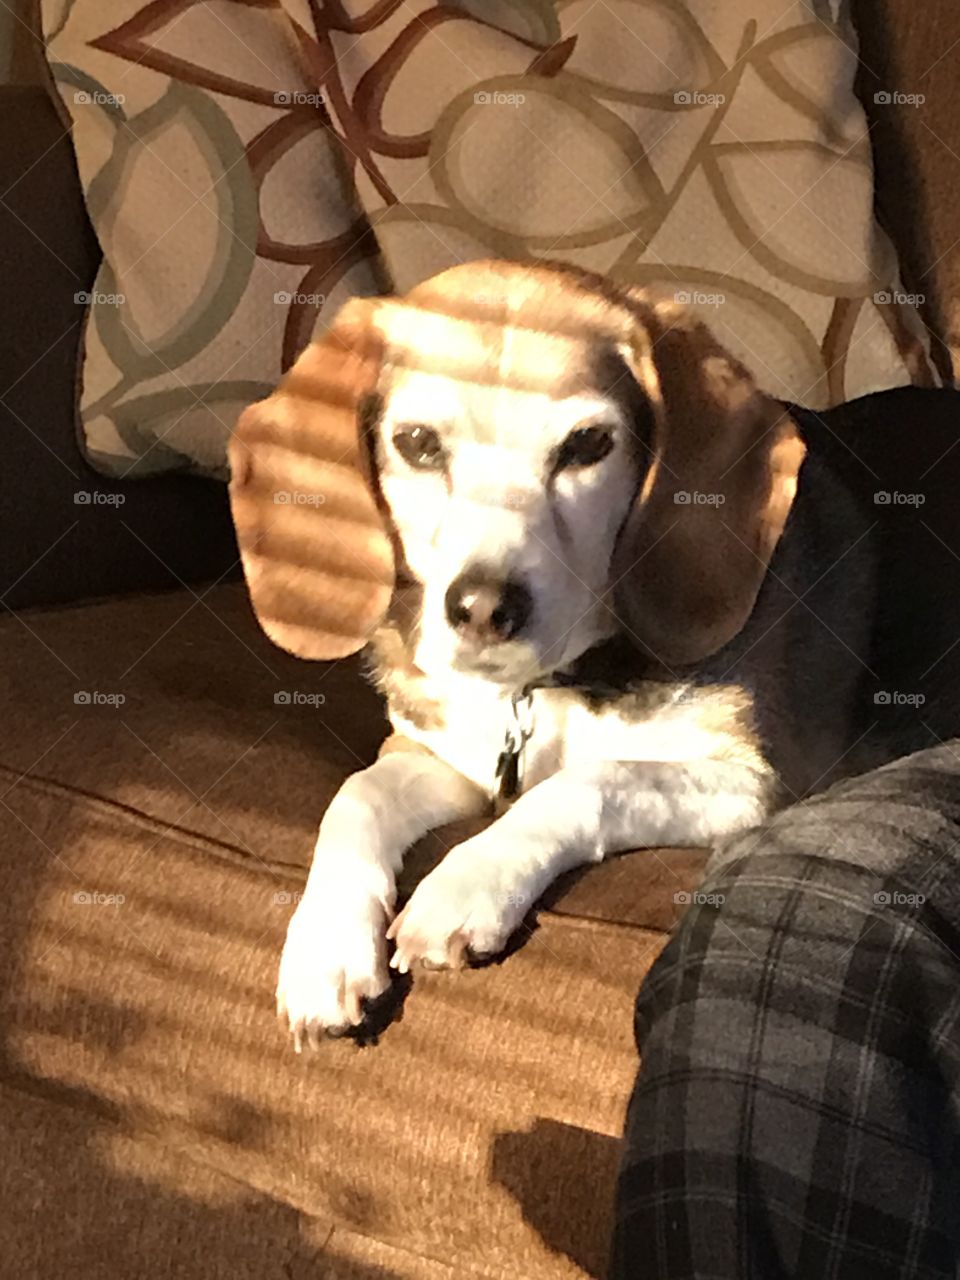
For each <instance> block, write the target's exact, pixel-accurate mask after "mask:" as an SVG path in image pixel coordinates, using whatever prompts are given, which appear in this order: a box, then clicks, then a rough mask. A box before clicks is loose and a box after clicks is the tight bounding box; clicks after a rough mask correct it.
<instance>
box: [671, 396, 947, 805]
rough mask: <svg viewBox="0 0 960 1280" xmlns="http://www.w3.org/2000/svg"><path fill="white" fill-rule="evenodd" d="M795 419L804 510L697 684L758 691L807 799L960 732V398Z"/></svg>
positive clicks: (910, 399) (772, 739) (772, 748)
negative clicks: (747, 610)
mask: <svg viewBox="0 0 960 1280" xmlns="http://www.w3.org/2000/svg"><path fill="white" fill-rule="evenodd" d="M792 412H793V413H794V415H795V417H796V420H797V422H798V424H799V426H800V429H801V432H802V434H803V437H804V439H805V442H806V444H807V447H808V453H807V458H806V461H805V462H804V464H803V467H802V469H801V472H800V479H799V487H798V492H797V498H796V501H795V503H794V506H793V509H792V511H791V514H790V517H789V520H788V522H787V526H786V528H785V530H784V534H783V537H782V538H781V541H780V544H779V546H778V548H777V551H776V553H775V555H774V558H773V560H772V562H771V565H770V569H769V571H768V573H767V576H766V579H765V580H764V584H763V587H762V589H761V592H760V596H759V598H758V600H757V604H756V607H755V609H754V611H753V613H752V615H751V617H750V619H749V621H748V623H747V625H746V627H744V629H743V630H742V631H741V633H740V634H739V635H738V636H737V637H736V638H735V639H734V640H733V641H732V642H731V643H730V644H728V645H727V646H725V647H724V649H722V650H721V651H720V652H719V653H717V654H716V655H714V656H713V657H712V658H710V659H709V660H708V661H707V662H706V663H704V664H702V665H701V666H699V667H698V670H697V674H696V680H697V683H700V682H711V681H713V680H721V679H723V680H731V679H733V680H735V681H736V682H737V683H740V684H743V685H744V686H745V687H746V688H747V689H749V690H750V691H751V692H752V693H753V694H754V695H755V706H756V708H757V714H758V718H759V726H758V727H759V729H760V733H761V737H762V739H763V741H764V743H765V746H766V750H767V754H768V758H769V759H770V761H771V763H772V764H773V766H774V767H775V768H776V769H777V771H778V773H779V774H780V776H781V778H782V779H783V781H784V783H785V785H786V787H787V789H788V793H790V792H792V793H793V794H795V795H802V794H807V793H809V792H810V791H811V790H820V789H822V788H823V787H824V786H826V785H827V784H829V783H830V782H832V781H834V780H836V779H837V778H838V777H842V776H845V775H848V774H851V773H857V772H861V771H862V770H864V769H867V768H872V767H874V766H877V765H880V764H883V763H885V762H887V761H889V760H892V759H895V758H897V757H898V756H901V755H905V754H907V753H908V752H911V751H914V750H917V749H919V748H921V747H926V746H931V745H934V744H936V743H937V742H939V741H942V740H944V739H949V738H952V737H955V736H957V735H960V393H957V392H953V391H928V390H921V389H917V388H904V389H900V390H896V391H888V392H881V393H878V394H875V395H871V396H866V397H864V398H863V399H860V400H856V401H853V402H851V403H850V404H846V405H842V406H840V407H838V408H835V409H832V410H829V411H827V412H824V413H813V412H811V411H809V410H804V409H796V408H794V409H792ZM904 495H910V496H911V498H912V500H911V501H904V500H903V496H904ZM886 499H888V500H886ZM921 500H922V501H921ZM720 515H721V518H722V509H721V512H720ZM958 753H960V747H958Z"/></svg>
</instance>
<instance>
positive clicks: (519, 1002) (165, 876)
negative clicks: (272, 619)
mask: <svg viewBox="0 0 960 1280" xmlns="http://www.w3.org/2000/svg"><path fill="white" fill-rule="evenodd" d="M0 664H2V668H3V670H6V671H14V670H15V671H17V672H18V673H19V674H18V687H17V688H16V689H15V690H14V688H13V687H12V686H11V684H10V683H9V682H7V683H5V684H4V685H3V686H2V688H0V725H2V726H3V730H2V736H0V793H2V794H3V805H2V806H0V901H2V902H3V904H4V920H3V932H4V943H5V947H4V955H5V957H6V962H5V965H4V966H3V968H2V969H0V1010H2V1016H3V1020H4V1026H5V1039H4V1043H5V1050H4V1055H3V1059H2V1074H0V1109H2V1112H0V1123H2V1124H3V1126H4V1132H5V1134H7V1135H8V1139H7V1148H6V1155H5V1160H4V1162H3V1170H2V1173H0V1199H2V1202H3V1204H4V1210H5V1212H4V1232H5V1241H4V1245H5V1255H4V1265H5V1267H7V1268H11V1271H10V1274H22V1275H29V1276H31V1277H37V1278H38V1280H47V1278H48V1277H49V1278H50V1280H53V1277H54V1276H60V1275H64V1274H69V1275H71V1276H75V1277H77V1280H101V1277H102V1278H103V1280H106V1277H107V1276H110V1277H111V1280H112V1278H113V1277H115V1276H118V1275H122V1276H128V1275H129V1276H134V1275H157V1276H160V1275H171V1276H172V1275H176V1276H178V1277H184V1278H185V1280H201V1277H202V1278H203V1280H211V1277H213V1278H215V1280H221V1278H222V1280H228V1278H229V1280H235V1278H236V1277H246V1276H250V1277H253V1276H257V1277H261V1276H273V1275H277V1276H280V1275H287V1276H293V1277H296V1280H317V1277H318V1276H320V1277H330V1280H447V1277H448V1276H449V1277H454V1276H457V1277H459V1276H465V1277H473V1276H477V1277H481V1276H482V1277H485V1278H486V1280H516V1277H517V1276H523V1277H524V1280H548V1278H549V1280H568V1278H570V1280H572V1278H573V1277H577V1278H582V1277H587V1276H592V1277H600V1276H602V1275H603V1268H604V1266H605V1256H606V1250H607V1240H608V1235H609V1230H610V1224H611V1212H612V1205H613V1193H614V1179H615V1175H616V1168H617V1159H618V1142H617V1139H618V1136H619V1134H620V1131H621V1126H622V1122H623V1111H624V1107H625V1104H626V1100H627V1097H628V1094H629V1090H630V1087H631V1085H632V1082H633V1078H634V1073H635V1069H636V1057H635V1050H634V1047H633V1041H632V1009H633V1000H634V996H635V994H636V989H637V987H638V985H639V983H640V980H641V978H642V976H643V974H644V972H645V971H646V968H647V967H648V965H649V964H650V962H651V961H652V959H653V957H654V955H655V954H656V952H657V950H658V949H659V947H660V946H661V945H662V941H663V934H662V932H661V930H662V929H663V928H664V927H669V925H670V923H671V921H672V920H673V919H675V918H676V916H677V914H678V912H679V911H680V910H681V906H682V903H681V902H680V901H678V900H677V898H676V895H678V894H682V892H683V891H684V890H686V889H689V888H690V887H691V886H692V885H693V884H694V882H695V880H696V877H697V875H698V874H699V869H700V866H701V865H702V860H703V859H702V855H700V854H681V853H672V854H653V853H645V854H638V855H631V856H628V857H625V858H623V859H618V860H616V861H614V862H611V863H609V864H607V865H606V866H604V867H600V868H597V869H596V870H594V871H591V872H590V873H589V874H587V875H584V876H582V877H578V878H576V884H575V885H572V886H571V884H570V883H569V882H568V884H567V886H565V887H564V886H560V887H558V889H557V890H555V891H554V894H553V895H552V896H553V899H554V901H553V905H552V907H551V908H550V909H549V910H544V911H543V912H541V915H540V922H539V928H538V929H537V930H536V931H535V932H534V933H533V935H532V936H531V937H530V938H529V939H528V941H527V942H526V943H525V944H524V945H523V946H521V947H520V949H519V950H517V951H516V952H515V953H514V954H512V955H511V956H509V957H508V958H507V959H505V960H504V961H503V963H500V964H494V965H491V966H489V967H487V968H484V969H480V970H474V971H469V972H465V973H462V974H442V973H433V974H423V975H417V976H416V978H415V980H414V982H413V985H412V989H410V991H409V993H408V995H407V997H406V1000H405V1003H404V1005H403V1017H402V1020H400V1021H397V1022H394V1023H393V1024H392V1025H390V1026H388V1027H387V1028H386V1030H385V1031H384V1032H383V1034H382V1035H381V1037H380V1041H379V1043H378V1044H377V1045H375V1046H370V1047H367V1048H364V1049H362V1050H361V1049H358V1048H357V1047H356V1046H355V1045H353V1044H351V1043H346V1042H336V1043H334V1042H331V1043H330V1044H328V1045H325V1046H324V1049H323V1051H322V1053H320V1054H318V1055H317V1056H316V1057H313V1058H310V1057H304V1058H300V1059H298V1058H296V1057H295V1056H294V1055H293V1054H292V1053H291V1052H290V1050H289V1046H288V1044H287V1041H286V1037H285V1036H284V1035H283V1034H282V1033H281V1031H280V1030H279V1028H278V1027H277V1025H276V1023H275V1019H274V1013H273V991H272V988H273V983H274V978H275V971H276V964H277V958H278V955H279V949H280V944H281V941H282V937H283V932H284V928H285V925H286V921H287V919H288V917H289V915H290V913H291V911H292V909H293V902H294V900H295V895H296V893H297V892H299V890H300V888H301V886H302V883H303V873H302V870H301V868H302V867H303V865H304V864H305V863H306V862H307V860H308V858H309V854H310V851H311V846H312V839H313V834H314V829H315V825H316V821H317V818H318V815H319V812H320V810H321V809H322V807H323V805H324V804H325V803H326V801H327V800H328V799H329V796H330V795H331V794H332V791H333V790H334V788H335V787H336V786H337V785H338V783H339V781H340V779H341V778H342V777H343V776H344V774H345V773H346V772H347V771H349V770H350V769H351V768H353V767H355V766H356V764H358V763H359V762H361V761H363V760H367V759H372V758H373V756H374V755H375V753H376V749H377V745H378V742H379V738H380V736H381V735H382V733H383V725H382V722H381V721H380V720H379V715H378V708H377V703H376V700H375V699H373V698H372V695H370V694H369V693H368V692H366V691H364V689H363V686H362V685H360V683H359V681H358V679H357V676H356V673H355V671H353V670H351V664H350V663H343V664H336V665H335V666H330V667H326V666H322V665H319V664H315V665H310V664H305V663H299V662H296V661H294V660H293V659H290V658H287V657H286V656H285V655H284V654H282V653H279V652H278V651H277V650H275V649H273V648H272V647H271V646H270V645H269V642H268V641H267V640H266V638H265V637H263V636H262V634H261V633H260V631H259V629H258V627H257V626H256V624H255V622H254V620H253V618H252V616H251V615H250V613H249V609H248V606H247V604H246V600H245V596H244V591H243V588H242V587H241V586H231V587H222V588H217V589H216V590H215V591H213V592H211V593H210V594H209V595H207V596H206V597H204V599H203V601H202V602H201V603H197V601H196V599H195V597H193V596H192V595H190V594H188V593H174V594H171V595H166V596H157V597H153V598H150V597H144V598H140V599H137V600H129V601H123V602H116V603H113V604H105V605H94V606H89V607H85V608H81V609H72V610H54V611H48V612H38V613H32V614H27V615H24V616H23V618H22V620H20V621H18V620H17V619H14V618H12V617H9V616H8V617H7V618H6V619H5V620H0ZM124 672H126V675H124ZM78 690H79V691H80V692H86V693H90V694H91V698H90V701H87V702H84V701H81V702H74V695H75V693H76V692H77V691H78ZM278 690H280V691H291V692H292V691H300V692H301V693H302V694H303V695H305V696H306V695H313V696H314V697H318V696H319V695H320V694H321V693H323V694H324V695H325V696H326V699H327V700H326V702H325V703H323V704H318V703H317V702H316V701H315V702H313V703H308V702H304V701H302V700H300V701H296V700H291V701H290V702H289V703H287V702H281V703H275V702H274V694H275V693H276V692H277V691H278ZM94 693H96V694H100V695H104V696H108V695H111V696H115V695H118V694H120V693H122V694H123V696H124V697H125V698H126V701H125V702H124V703H120V704H118V703H116V702H114V703H107V702H103V701H102V700H98V699H95V698H94V697H93V696H92V695H93V694H94ZM448 838H449V836H448ZM443 844H444V839H443V838H442V837H439V838H437V839H434V840H433V841H428V842H425V844H424V846H423V848H422V849H421V850H420V858H419V859H418V864H419V866H420V868H421V869H422V867H423V865H424V864H425V863H429V861H430V859H431V857H433V856H436V853H437V852H438V851H439V849H440V848H442V847H443ZM407 884H408V886H409V880H408V881H407ZM78 895H79V896H78ZM84 897H85V899H86V900H84ZM68 1259H69V1261H67V1260H68Z"/></svg>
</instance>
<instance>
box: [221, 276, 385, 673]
mask: <svg viewBox="0 0 960 1280" xmlns="http://www.w3.org/2000/svg"><path fill="white" fill-rule="evenodd" d="M375 307H376V303H375V301H374V300H372V299H366V298H357V299H354V300H352V301H351V302H349V303H347V305H346V306H345V307H344V308H343V309H342V310H341V312H340V313H339V315H338V316H337V319H336V321H335V322H334V325H333V327H332V328H331V330H330V331H329V332H328V333H327V334H326V336H325V337H324V338H323V340H322V341H320V342H315V343H312V344H311V345H310V346H309V347H307V349H306V350H305V351H304V352H303V354H302V355H301V356H300V357H299V359H298V360H297V361H296V363H295V364H294V365H293V367H292V368H291V369H290V370H289V372H288V373H287V374H286V376H285V377H284V379H283V381H282V382H281V383H280V386H279V387H278V388H277V390H276V391H275V392H274V393H273V394H272V395H270V396H268V397H267V399H266V400H261V401H259V402H258V403H256V404H253V405H251V406H250V407H249V408H248V409H246V410H245V411H244V412H243V414H242V415H241V417H240V420H239V422H238V423H237V427H236V431H235V432H234V436H233V439H232V440H231V443H230V450H229V456H230V470H231V480H230V505H231V510H232V512H233V519H234V523H235V525H236V529H237V538H238V541H239V545H240V553H241V557H242V560H243V568H244V573H245V575H246V579H247V584H248V586H249V589H250V596H251V599H252V601H253V607H254V609H255V611H256V613H257V616H258V618H259V619H260V623H261V625H262V626H263V629H264V630H265V631H266V633H267V635H268V636H270V638H271V640H273V641H274V642H275V643H276V644H278V645H280V647H281V648H283V649H287V650H289V651H290V652H291V653H295V654H298V655H299V656H300V657H303V658H342V657H345V656H346V655H347V654H351V653H355V652H356V650H357V649H360V648H361V647H362V646H363V645H364V644H365V643H366V641H367V639H368V638H369V636H370V633H371V632H372V631H373V629H374V628H375V627H376V626H377V624H378V623H379V622H380V620H381V619H382V617H383V615H384V613H385V612H386V609H387V606H388V604H389V603H390V597H391V594H392V591H393V583H394V558H393V548H392V544H391V540H390V536H389V533H388V530H387V527H386V524H385V521H384V517H383V513H382V511H381V509H380V506H379V503H378V499H377V496H376V494H375V488H374V483H373V477H372V475H371V463H370V460H369V451H368V447H367V442H366V440H365V439H364V438H363V431H362V424H361V416H362V409H363V406H364V402H365V401H366V400H367V399H368V398H369V396H370V394H371V393H372V392H373V390H374V388H375V386H376V383H377V380H378V377H379V372H380V364H381V358H382V351H381V344H380V340H379V337H378V335H377V331H376V329H375V327H374V325H373V319H372V317H373V311H374V309H375Z"/></svg>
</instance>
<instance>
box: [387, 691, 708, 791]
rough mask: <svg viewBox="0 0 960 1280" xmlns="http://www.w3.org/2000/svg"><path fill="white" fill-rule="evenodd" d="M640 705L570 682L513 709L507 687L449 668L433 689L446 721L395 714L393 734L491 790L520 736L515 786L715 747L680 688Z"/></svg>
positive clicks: (700, 753)
mask: <svg viewBox="0 0 960 1280" xmlns="http://www.w3.org/2000/svg"><path fill="white" fill-rule="evenodd" d="M663 692H664V696H661V697H657V698H656V699H652V700H651V705H650V706H649V707H647V708H645V709H644V710H643V711H642V712H641V711H639V710H638V704H637V701H635V700H631V701H630V702H611V703H609V704H606V705H604V706H601V707H600V708H595V707H594V706H592V705H591V704H590V703H589V702H587V701H586V700H585V699H584V698H583V696H582V695H581V694H580V693H578V692H577V691H576V690H574V689H566V688H541V689H534V690H533V691H532V694H531V701H530V704H529V705H524V704H521V706H520V707H519V708H518V709H515V708H514V704H513V700H512V698H511V696H510V694H509V693H507V692H504V691H503V690H502V689H500V688H498V687H497V686H494V685H491V684H490V683H489V682H487V681H485V680H482V679H479V678H477V677H473V676H458V675H451V676H450V677H449V678H448V679H445V680H444V681H443V688H442V690H440V689H438V690H437V693H438V694H439V695H440V696H439V699H438V700H439V701H440V702H441V705H442V706H443V711H444V714H443V723H442V724H441V725H438V726H436V727H431V728H426V729H424V728H419V727H417V726H416V725H413V724H411V723H410V722H409V721H407V720H405V719H403V718H402V717H400V716H394V717H393V724H394V728H395V729H396V731H397V732H398V733H402V734H404V735H405V736H406V737H408V738H412V739H413V740H414V741H416V742H419V743H421V744H422V745H423V746H425V747H427V748H428V749H429V750H430V751H432V752H433V753H434V754H435V755H437V756H439V757H440V758H441V759H442V760H445V761H446V762H447V763H448V764H450V765H452V767H453V768H454V769H456V770H457V772H458V773H460V774H462V775H463V776H464V777H466V778H469V779H470V781H471V782H474V783H475V784H476V785H477V786H479V787H481V788H483V790H484V791H486V792H487V793H488V794H490V795H491V796H493V795H496V794H497V793H498V791H499V790H500V777H499V776H498V772H497V769H498V763H499V762H500V761H501V757H502V756H503V754H504V751H505V749H509V747H510V745H511V744H516V743H518V742H519V740H520V738H521V736H522V737H523V738H524V739H525V740H524V744H523V750H522V753H521V754H520V758H519V760H518V785H519V791H521V792H523V791H528V790H529V789H530V788H531V787H533V786H536V785H537V783H539V782H543V781H544V780H545V779H546V778H549V777H551V776H552V775H553V774H555V773H558V772H559V771H560V770H561V769H566V768H570V767H579V768H589V767H590V766H591V765H594V764H600V763H603V762H605V761H617V760H619V761H637V760H660V761H667V760H676V761H687V760H692V759H698V758H703V757H706V756H710V755H713V754H715V753H716V751H717V746H718V738H719V737H721V736H724V735H721V734H718V733H717V730H716V727H715V726H714V725H711V724H708V723H705V721H704V717H703V714H702V711H703V707H702V704H699V703H698V702H697V701H696V700H694V699H685V698H683V697H682V696H680V692H681V691H680V690H670V691H663Z"/></svg>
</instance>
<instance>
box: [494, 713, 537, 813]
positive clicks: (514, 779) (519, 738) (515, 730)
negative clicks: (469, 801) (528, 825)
mask: <svg viewBox="0 0 960 1280" xmlns="http://www.w3.org/2000/svg"><path fill="white" fill-rule="evenodd" d="M510 710H511V713H512V721H511V723H510V724H509V725H508V727H507V732H506V736H505V738H504V744H503V750H502V751H501V752H500V755H499V756H498V757H497V771H496V773H495V774H494V777H497V778H499V779H500V790H499V792H498V798H499V799H500V800H502V801H509V800H515V799H516V798H517V796H518V795H519V794H520V762H521V759H522V756H523V749H524V747H525V746H526V744H527V739H528V738H529V737H530V735H531V734H532V733H533V693H532V692H531V690H529V689H523V690H521V692H520V693H515V694H514V695H513V697H512V698H511V700H510Z"/></svg>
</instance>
